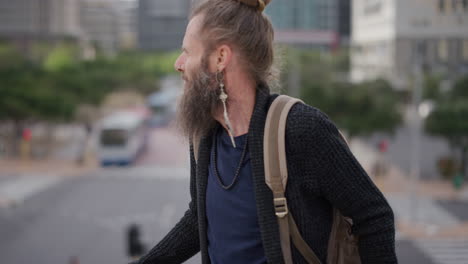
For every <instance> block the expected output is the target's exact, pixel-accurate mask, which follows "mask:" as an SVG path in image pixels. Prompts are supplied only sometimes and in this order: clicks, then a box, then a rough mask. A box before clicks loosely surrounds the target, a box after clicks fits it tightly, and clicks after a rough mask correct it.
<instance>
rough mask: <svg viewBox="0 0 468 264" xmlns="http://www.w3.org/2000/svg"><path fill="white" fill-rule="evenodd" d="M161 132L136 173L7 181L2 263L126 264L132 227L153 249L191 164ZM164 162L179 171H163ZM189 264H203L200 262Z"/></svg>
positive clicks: (440, 261) (460, 257)
mask: <svg viewBox="0 0 468 264" xmlns="http://www.w3.org/2000/svg"><path fill="white" fill-rule="evenodd" d="M159 132H160V134H159V135H163V136H160V137H155V138H154V141H153V143H152V144H153V145H152V146H153V147H154V146H158V149H159V150H155V149H154V148H151V149H150V151H149V153H147V156H145V157H143V158H142V159H141V160H140V163H139V165H138V166H137V167H133V168H107V169H102V170H99V171H97V172H94V173H91V174H89V175H84V176H81V177H75V178H64V179H57V178H51V176H47V175H34V176H35V177H28V176H24V177H21V176H18V175H12V176H6V177H0V179H1V180H0V196H2V195H3V197H7V198H8V200H9V202H8V203H4V204H3V205H2V203H0V263H8V264H10V263H11V264H23V263H38V264H42V263H43V264H62V263H69V258H70V257H71V256H77V257H78V258H79V260H80V263H90V264H95V263H100V264H106V263H109V264H116V263H127V260H128V258H127V256H126V251H125V249H126V243H125V229H126V228H127V227H128V225H129V224H131V223H137V224H139V225H140V226H141V228H142V231H143V234H144V235H143V237H142V239H143V241H144V242H145V243H146V244H147V245H154V244H156V243H157V242H158V241H159V240H160V239H161V238H162V237H163V236H164V235H165V234H166V233H167V232H168V231H169V230H170V228H171V227H172V226H174V225H175V223H176V222H177V221H178V219H180V217H181V216H182V215H183V213H184V211H185V210H186V208H187V203H188V200H189V195H188V186H189V183H188V168H187V165H186V163H184V161H186V156H184V155H182V154H180V155H176V154H174V153H183V152H184V151H183V150H182V148H185V146H183V144H179V145H177V144H175V143H174V142H175V141H171V140H169V139H170V133H167V131H163V130H160V131H159ZM158 138H159V139H163V140H162V141H158V140H157V139H158ZM164 142H167V144H165V143H164ZM168 145H169V146H168ZM170 151H175V152H170ZM164 153H172V154H167V155H166V156H165V155H162V154H164ZM158 157H165V158H168V160H171V161H173V163H170V162H166V163H165V164H164V165H165V166H162V165H161V164H158V160H159V158H158ZM159 163H163V162H159ZM154 164H156V165H154ZM394 201H396V200H394ZM396 203H400V202H399V201H396ZM400 204H401V203H400ZM434 204H436V206H437V208H438V210H439V209H440V207H442V208H449V207H454V208H458V207H459V206H460V205H459V204H456V205H454V204H445V203H444V204H437V203H436V202H431V203H430V204H429V205H427V206H426V207H427V208H433V207H434ZM397 211H403V212H405V211H407V210H406V209H405V208H402V209H401V210H400V209H399V210H397ZM430 211H433V210H432V209H431V210H430ZM446 211H447V212H445V213H447V214H450V212H451V211H452V210H446ZM463 216H464V215H460V216H457V215H454V214H450V216H444V219H447V218H450V219H452V218H453V219H454V220H453V221H462V220H464V219H461V218H460V217H463ZM438 219H439V220H441V221H442V220H444V219H442V218H438ZM439 220H437V221H439ZM397 253H398V256H399V263H403V264H406V263H407V264H419V263H421V264H466V263H468V242H467V240H454V239H452V240H450V239H445V240H433V241H410V240H405V238H404V237H398V241H397ZM187 263H189V264H196V263H200V258H199V256H195V257H194V258H193V259H191V260H189V261H188V262H187Z"/></svg>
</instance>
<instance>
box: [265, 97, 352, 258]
mask: <svg viewBox="0 0 468 264" xmlns="http://www.w3.org/2000/svg"><path fill="white" fill-rule="evenodd" d="M296 103H303V102H302V101H301V100H299V99H296V98H292V97H289V96H286V95H280V96H278V97H277V98H276V99H275V100H274V101H273V103H272V105H271V107H270V109H269V110H268V115H267V120H266V123H265V131H264V138H263V149H264V165H265V182H266V184H267V185H268V187H269V188H270V189H271V191H272V192H273V202H274V208H275V213H276V216H277V218H278V225H279V230H280V238H281V250H282V252H283V257H284V261H285V263H286V264H292V263H293V261H292V255H291V240H292V243H293V244H294V246H295V247H296V248H297V249H298V251H299V252H300V253H301V255H302V256H303V257H304V259H306V260H307V262H308V263H309V264H321V262H320V260H319V259H318V257H317V256H316V255H315V253H314V252H313V250H312V249H311V248H310V247H309V246H308V245H307V243H306V242H305V241H304V239H303V238H302V236H301V234H300V233H299V229H298V227H297V225H296V223H295V221H294V219H293V217H292V215H291V214H290V213H289V209H288V204H287V200H286V197H285V195H284V193H285V190H286V184H287V181H288V171H287V162H286V146H285V141H286V138H285V133H286V119H287V117H288V113H289V110H290V109H291V108H292V106H293V105H295V104H296ZM340 135H341V133H340ZM341 137H342V138H343V140H344V141H345V142H346V140H345V139H344V137H343V136H342V135H341ZM352 224H353V222H352V219H350V218H348V217H345V216H343V215H342V214H341V213H340V212H339V211H338V210H337V209H336V208H333V224H332V229H331V233H330V238H329V242H328V254H327V263H329V264H360V263H361V259H360V256H359V250H358V244H357V242H358V237H357V236H354V235H353V234H352V232H351V227H352Z"/></svg>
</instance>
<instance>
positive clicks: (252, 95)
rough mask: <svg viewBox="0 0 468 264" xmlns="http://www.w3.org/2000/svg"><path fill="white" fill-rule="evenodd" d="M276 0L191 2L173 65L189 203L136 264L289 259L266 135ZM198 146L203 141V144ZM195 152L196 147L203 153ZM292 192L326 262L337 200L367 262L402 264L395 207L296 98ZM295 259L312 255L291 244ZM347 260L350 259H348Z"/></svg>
mask: <svg viewBox="0 0 468 264" xmlns="http://www.w3.org/2000/svg"><path fill="white" fill-rule="evenodd" d="M269 2H270V1H268V0H207V1H205V2H204V3H202V4H201V5H199V6H198V7H196V8H195V9H194V10H193V13H192V15H191V17H190V22H189V24H188V26H187V30H186V33H185V37H184V40H183V47H182V53H181V54H180V56H179V58H178V59H177V61H176V62H175V68H176V70H177V71H179V72H180V73H181V74H182V78H183V80H184V95H183V97H182V99H181V102H180V105H179V114H178V121H179V124H180V127H181V130H182V131H183V133H184V135H185V136H186V137H188V138H190V139H191V147H190V157H191V160H190V162H191V179H190V193H191V202H190V204H189V209H188V210H187V212H186V213H185V215H184V216H183V217H182V219H181V220H180V221H179V222H178V224H176V226H175V227H174V228H173V229H172V230H171V231H170V232H169V234H167V235H166V237H164V239H162V241H161V242H160V243H159V244H157V245H156V246H155V247H154V248H153V249H152V250H151V251H150V252H149V253H148V254H147V255H146V256H144V257H143V258H141V259H140V261H139V262H138V263H139V264H156V263H164V264H168V263H182V262H184V261H186V260H187V259H189V258H190V257H192V256H193V255H195V254H196V253H197V252H199V251H201V257H202V262H203V263H204V264H205V263H212V264H261V263H284V258H283V253H282V249H281V241H280V232H279V228H278V221H277V218H276V216H275V210H274V205H273V194H272V192H271V190H270V189H269V188H268V186H267V185H266V184H265V172H264V159H263V158H264V153H263V133H264V128H265V120H266V116H267V112H268V109H269V107H270V105H271V103H272V101H273V100H274V99H275V98H276V97H277V95H271V94H270V92H269V86H268V84H269V83H270V82H271V81H272V80H274V78H275V76H276V75H275V71H274V69H273V66H272V65H273V54H274V52H273V36H274V32H273V28H272V25H271V23H270V21H269V20H268V18H267V17H266V16H265V15H263V13H262V11H263V9H264V8H265V5H267V4H268V3H269ZM194 145H196V146H198V147H194ZM194 149H196V150H197V151H196V153H195V150H194ZM286 154H287V168H288V171H289V179H288V184H287V189H286V197H287V200H288V206H289V209H290V213H291V214H292V215H293V216H294V219H295V220H296V223H297V226H298V228H299V232H300V233H301V235H302V237H303V239H304V241H305V242H306V243H307V244H308V245H309V247H310V248H311V249H312V250H313V251H314V253H315V254H316V256H317V258H318V259H319V260H320V262H321V263H326V261H327V254H328V251H329V250H332V249H329V248H328V242H329V241H328V240H329V237H330V232H331V226H332V211H333V210H332V209H333V208H337V209H338V210H339V211H340V212H341V213H342V214H343V215H346V216H348V217H350V218H351V219H352V220H353V222H354V225H353V230H352V231H353V233H354V234H355V235H357V236H358V237H359V243H358V247H359V255H360V258H361V261H362V263H379V264H382V263H396V262H397V260H396V256H395V239H394V236H395V228H394V216H393V212H392V209H391V208H390V206H389V205H388V203H387V201H386V200H385V198H384V196H383V195H382V193H381V192H380V191H379V190H378V189H377V188H376V186H375V185H374V184H373V183H372V181H371V180H370V178H369V177H368V175H367V174H366V172H365V171H364V170H363V168H362V167H361V166H360V164H359V163H358V161H357V160H356V159H355V158H354V156H353V155H352V153H351V152H350V150H349V149H348V147H347V145H346V143H345V142H344V140H343V139H342V138H341V137H340V134H339V131H338V130H337V128H336V127H335V125H334V124H333V123H332V121H330V119H328V117H327V116H326V115H325V114H323V113H322V112H320V111H319V110H318V109H316V108H314V107H311V106H308V105H305V104H296V105H294V106H293V107H292V109H291V111H290V113H289V115H288V118H287V123H286ZM291 250H292V259H293V262H294V263H307V262H306V260H305V259H304V258H303V257H302V255H301V254H300V253H299V252H298V250H297V249H296V248H295V247H294V246H292V248H291ZM344 263H346V262H344Z"/></svg>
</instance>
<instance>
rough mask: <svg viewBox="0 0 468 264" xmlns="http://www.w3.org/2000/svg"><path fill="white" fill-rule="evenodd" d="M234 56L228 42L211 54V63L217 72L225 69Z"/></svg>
mask: <svg viewBox="0 0 468 264" xmlns="http://www.w3.org/2000/svg"><path fill="white" fill-rule="evenodd" d="M232 57H233V50H232V48H231V47H230V46H228V45H226V44H223V45H220V46H219V47H218V48H216V50H215V51H214V52H213V54H212V56H211V63H212V64H211V65H213V67H214V69H213V70H214V71H216V72H222V71H224V70H225V69H226V68H227V67H228V65H229V64H230V63H231V61H232Z"/></svg>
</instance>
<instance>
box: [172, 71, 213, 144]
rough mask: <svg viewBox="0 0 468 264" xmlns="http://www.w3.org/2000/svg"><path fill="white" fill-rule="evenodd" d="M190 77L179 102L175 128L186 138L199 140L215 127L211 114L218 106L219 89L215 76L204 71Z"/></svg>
mask: <svg viewBox="0 0 468 264" xmlns="http://www.w3.org/2000/svg"><path fill="white" fill-rule="evenodd" d="M201 68H203V67H201ZM192 77H193V78H191V80H190V81H188V82H187V86H186V87H185V88H184V93H183V95H182V97H181V98H180V100H179V105H178V110H177V126H178V128H179V130H180V131H181V132H182V134H183V135H184V136H186V137H187V138H200V137H201V136H203V135H206V134H207V133H208V132H209V131H210V130H211V129H212V128H214V126H215V125H216V120H215V119H214V118H213V113H214V112H215V110H216V109H217V108H218V107H219V106H220V100H219V89H218V88H217V83H216V75H215V74H211V73H209V72H208V71H207V70H205V69H201V70H200V71H199V72H197V73H196V74H195V75H194V76H192Z"/></svg>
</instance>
